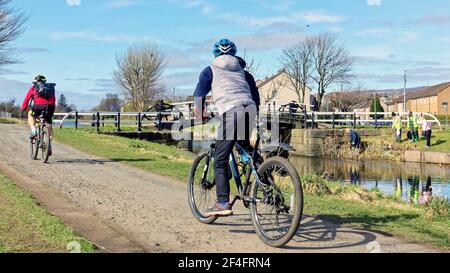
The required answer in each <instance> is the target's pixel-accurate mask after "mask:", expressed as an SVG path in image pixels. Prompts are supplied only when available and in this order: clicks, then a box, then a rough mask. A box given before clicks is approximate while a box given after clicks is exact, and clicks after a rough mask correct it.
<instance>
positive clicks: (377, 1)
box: [367, 0, 381, 6]
mask: <svg viewBox="0 0 450 273" xmlns="http://www.w3.org/2000/svg"><path fill="white" fill-rule="evenodd" d="M367 5H369V6H381V0H367Z"/></svg>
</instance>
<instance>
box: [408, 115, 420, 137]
mask: <svg viewBox="0 0 450 273" xmlns="http://www.w3.org/2000/svg"><path fill="white" fill-rule="evenodd" d="M408 127H409V131H410V132H411V142H419V123H418V120H417V115H415V114H413V112H411V111H410V112H409V113H408Z"/></svg>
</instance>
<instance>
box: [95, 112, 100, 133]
mask: <svg viewBox="0 0 450 273" xmlns="http://www.w3.org/2000/svg"><path fill="white" fill-rule="evenodd" d="M95 127H96V128H97V133H98V132H100V112H97V122H96V126H95Z"/></svg>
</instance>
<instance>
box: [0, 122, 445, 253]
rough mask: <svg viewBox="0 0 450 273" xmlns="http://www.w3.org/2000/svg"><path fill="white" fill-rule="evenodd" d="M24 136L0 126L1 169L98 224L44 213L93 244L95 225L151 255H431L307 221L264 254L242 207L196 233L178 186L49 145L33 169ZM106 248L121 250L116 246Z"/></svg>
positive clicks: (378, 236) (19, 129) (20, 129)
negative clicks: (50, 152)
mask: <svg viewBox="0 0 450 273" xmlns="http://www.w3.org/2000/svg"><path fill="white" fill-rule="evenodd" d="M27 134H28V133H27V129H26V127H24V126H20V125H4V124H0V143H1V145H0V162H2V164H3V166H4V167H5V168H8V169H10V171H12V172H15V173H16V174H17V173H20V175H21V176H22V178H23V177H26V178H28V179H29V180H30V181H34V183H35V184H38V185H40V187H45V188H47V189H48V193H54V194H48V195H45V194H40V195H39V196H36V198H37V199H38V200H39V201H40V202H41V203H42V204H44V205H45V204H46V203H48V202H49V200H52V198H54V196H56V195H58V196H59V197H58V198H61V197H63V198H64V199H65V200H66V201H69V202H68V203H71V204H72V206H73V205H75V206H76V210H78V211H79V214H83V215H85V217H87V216H86V215H90V217H92V216H95V217H96V219H98V220H101V221H98V220H97V222H98V223H97V224H96V223H87V221H86V219H87V218H83V217H80V219H79V221H74V218H73V217H75V219H76V215H77V213H72V214H71V217H72V218H71V219H70V221H69V220H67V215H66V216H64V214H62V215H58V214H57V213H55V212H54V210H55V206H53V207H52V206H47V208H48V209H49V210H50V211H52V212H54V213H55V214H57V215H58V216H60V217H62V218H63V220H64V221H66V222H68V223H69V224H70V223H72V224H71V226H72V227H74V228H75V229H76V230H78V231H79V232H80V233H81V234H82V235H84V236H86V237H87V238H88V239H91V240H93V241H94V242H95V241H96V237H95V236H94V235H95V234H96V232H92V227H91V228H87V227H86V225H89V224H91V225H93V226H96V225H100V226H97V228H98V231H97V233H98V232H101V230H102V229H101V225H104V226H107V227H109V228H112V230H114V232H116V234H117V236H124V237H126V238H127V239H128V240H129V242H138V244H139V245H140V247H142V248H143V249H145V250H146V251H155V252H368V251H371V250H374V249H377V248H378V247H379V248H380V249H381V251H382V252H434V251H437V250H436V249H434V248H431V247H426V246H422V245H418V244H415V243H409V242H405V241H402V240H400V239H398V238H394V237H392V236H391V235H389V234H386V233H381V232H380V233H375V232H369V231H366V230H362V229H356V228H351V227H342V226H339V225H336V224H334V223H331V222H329V221H326V220H323V219H320V218H318V217H309V216H307V217H305V219H303V221H302V226H301V228H300V230H299V232H298V236H296V237H295V239H294V241H293V242H291V243H290V244H289V245H288V246H287V247H286V248H284V249H275V248H270V247H267V246H265V245H264V244H263V243H262V242H260V241H259V239H258V238H257V236H256V234H255V233H254V232H253V227H252V225H251V221H250V216H249V215H248V213H245V212H246V211H245V209H244V208H243V207H242V205H239V206H238V208H237V212H238V213H237V214H238V215H237V216H234V217H231V218H224V219H220V220H219V221H218V222H217V224H215V225H209V226H208V225H203V224H200V223H198V222H197V221H196V220H195V219H194V218H193V217H192V215H191V213H190V210H189V206H188V203H187V196H186V185H185V184H183V183H181V182H179V181H174V180H172V179H170V178H165V177H161V176H159V175H155V174H152V173H149V172H145V171H142V170H138V169H135V168H132V167H129V166H126V165H123V164H121V163H117V162H112V161H110V160H105V159H102V158H98V157H95V156H91V155H87V154H85V153H82V152H80V151H77V150H75V149H72V148H70V147H68V146H65V145H63V144H60V143H54V151H55V155H54V156H53V157H52V158H51V159H50V163H49V164H48V165H43V164H42V163H41V162H40V161H34V162H33V161H31V160H30V159H29V157H28V140H27ZM149 164H151V163H150V162H149ZM30 183H31V182H30ZM31 184H33V183H31ZM22 185H25V184H22ZM25 186H26V185H25ZM26 187H27V186H26ZM31 192H32V191H31ZM73 209H75V207H74V206H73ZM66 214H67V213H66ZM69 214H70V213H69ZM103 228H104V227H103ZM89 231H91V233H89ZM118 243H119V244H123V245H124V248H122V250H123V251H130V250H131V251H133V248H132V247H130V246H129V244H126V242H125V243H124V242H123V240H118ZM103 244H105V241H103ZM111 244H114V241H111ZM105 248H106V249H109V250H112V251H120V250H121V249H120V245H119V247H115V248H110V247H108V246H105ZM138 249H139V247H136V248H135V249H134V250H136V251H138Z"/></svg>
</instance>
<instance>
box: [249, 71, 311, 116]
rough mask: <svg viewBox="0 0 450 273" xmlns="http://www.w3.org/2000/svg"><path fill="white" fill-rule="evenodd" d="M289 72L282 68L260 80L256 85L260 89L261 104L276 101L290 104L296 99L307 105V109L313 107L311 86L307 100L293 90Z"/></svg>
mask: <svg viewBox="0 0 450 273" xmlns="http://www.w3.org/2000/svg"><path fill="white" fill-rule="evenodd" d="M289 77H290V76H289V74H288V73H287V72H286V70H280V71H278V73H276V74H275V75H273V76H271V77H268V78H265V79H263V80H258V81H257V82H256V85H257V86H258V89H259V94H260V97H261V106H265V105H267V104H271V103H273V102H275V103H276V104H277V105H281V104H288V103H290V102H292V101H295V102H297V103H299V104H304V105H306V107H307V109H308V110H310V108H311V101H310V94H311V88H309V87H307V88H306V92H305V98H306V100H305V99H304V98H303V97H302V95H301V94H300V96H299V95H298V94H297V93H296V92H295V91H294V90H293V88H292V87H291V86H292V84H291V81H290V80H289Z"/></svg>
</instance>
